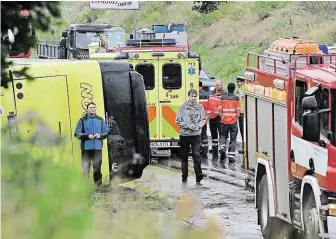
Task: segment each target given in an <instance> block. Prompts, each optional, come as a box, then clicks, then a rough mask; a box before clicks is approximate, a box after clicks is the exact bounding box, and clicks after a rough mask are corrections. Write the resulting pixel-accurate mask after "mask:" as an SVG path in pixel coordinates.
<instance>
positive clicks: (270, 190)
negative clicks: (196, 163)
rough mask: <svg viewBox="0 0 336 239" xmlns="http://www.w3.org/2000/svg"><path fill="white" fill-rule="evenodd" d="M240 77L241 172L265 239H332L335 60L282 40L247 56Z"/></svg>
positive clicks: (306, 44)
mask: <svg viewBox="0 0 336 239" xmlns="http://www.w3.org/2000/svg"><path fill="white" fill-rule="evenodd" d="M244 76H245V81H246V84H245V101H246V112H245V115H246V120H245V123H246V146H245V160H244V165H245V169H246V170H248V171H249V172H252V174H253V175H254V177H255V185H254V186H255V199H256V200H255V203H256V208H257V211H258V223H259V224H260V226H261V231H262V235H263V237H264V238H280V237H279V235H281V234H280V230H281V229H283V230H281V231H282V232H284V231H285V232H286V233H287V235H288V236H287V237H286V238H311V239H316V238H334V239H335V238H336V119H335V118H336V117H335V116H336V54H321V53H319V47H318V44H317V43H316V42H312V41H305V40H300V39H280V40H277V41H275V42H274V43H273V44H272V46H271V47H270V48H269V49H268V50H266V51H265V52H264V53H263V54H261V55H257V54H248V57H247V66H246V71H245V73H244ZM281 238H284V237H281Z"/></svg>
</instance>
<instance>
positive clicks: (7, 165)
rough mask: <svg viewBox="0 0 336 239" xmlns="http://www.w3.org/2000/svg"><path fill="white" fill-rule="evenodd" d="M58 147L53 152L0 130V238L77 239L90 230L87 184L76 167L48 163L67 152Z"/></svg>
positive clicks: (90, 218)
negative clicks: (15, 139) (13, 139)
mask: <svg viewBox="0 0 336 239" xmlns="http://www.w3.org/2000/svg"><path fill="white" fill-rule="evenodd" d="M59 146H61V145H59ZM60 149H61V148H60V147H58V150H56V152H58V153H56V154H54V153H51V152H50V148H37V147H36V146H33V145H32V144H30V143H27V142H23V141H21V142H20V143H19V144H11V142H10V140H9V139H8V138H6V136H5V135H3V136H2V143H1V156H2V167H1V184H2V188H1V202H2V205H1V206H2V209H1V219H2V232H1V234H2V237H3V238H35V239H44V238H50V239H56V238H78V239H82V238H85V236H86V235H87V233H88V232H90V226H91V223H92V213H91V211H90V210H91V208H90V194H91V193H92V192H93V190H92V189H93V187H92V184H89V183H88V182H87V181H86V180H84V179H83V177H82V175H81V174H80V173H79V172H78V170H74V169H73V168H72V167H71V168H69V167H66V166H61V165H60V164H55V163H53V161H55V157H59V158H62V159H64V158H66V157H68V155H66V154H64V153H62V151H61V150H60ZM54 152H55V151H54Z"/></svg>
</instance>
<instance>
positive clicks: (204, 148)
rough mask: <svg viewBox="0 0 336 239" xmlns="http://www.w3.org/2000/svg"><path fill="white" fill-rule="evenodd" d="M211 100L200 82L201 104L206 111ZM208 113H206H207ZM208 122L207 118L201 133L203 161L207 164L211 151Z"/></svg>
mask: <svg viewBox="0 0 336 239" xmlns="http://www.w3.org/2000/svg"><path fill="white" fill-rule="evenodd" d="M208 98H209V94H208V93H207V92H206V91H204V90H203V84H202V82H201V81H199V99H200V103H201V104H202V105H203V108H204V110H205V109H206V103H207V99H208ZM205 113H206V112H205ZM207 121H208V118H206V121H205V124H204V126H203V127H202V132H201V140H202V144H201V159H202V161H204V162H205V163H207V161H208V150H209V145H208V134H207V130H208V127H207Z"/></svg>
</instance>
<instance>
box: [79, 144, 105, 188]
mask: <svg viewBox="0 0 336 239" xmlns="http://www.w3.org/2000/svg"><path fill="white" fill-rule="evenodd" d="M91 162H92V165H93V181H94V182H95V184H96V185H101V183H102V174H101V166H102V151H101V150H83V151H82V170H83V174H84V176H85V177H86V178H89V175H90V166H91Z"/></svg>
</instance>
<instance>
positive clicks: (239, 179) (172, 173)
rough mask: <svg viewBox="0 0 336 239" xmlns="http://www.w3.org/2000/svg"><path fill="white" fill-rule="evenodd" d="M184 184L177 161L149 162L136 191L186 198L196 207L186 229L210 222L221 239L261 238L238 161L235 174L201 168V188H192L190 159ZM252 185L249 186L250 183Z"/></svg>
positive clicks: (217, 168)
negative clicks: (214, 222) (218, 231)
mask: <svg viewBox="0 0 336 239" xmlns="http://www.w3.org/2000/svg"><path fill="white" fill-rule="evenodd" d="M189 162H190V164H189V177H188V182H187V183H182V182H181V172H180V162H179V160H178V158H170V159H166V160H163V159H160V160H157V159H153V160H152V164H151V165H149V166H148V167H147V168H146V169H145V170H144V173H143V176H142V177H141V178H140V179H137V180H136V181H137V185H138V186H139V187H146V188H149V189H150V190H152V191H156V192H158V193H160V194H161V195H167V197H169V199H170V200H172V201H174V200H175V201H177V200H178V199H180V198H181V197H183V196H185V195H190V196H191V197H192V198H193V201H194V202H195V203H196V208H197V210H196V212H195V213H194V215H193V216H192V217H191V218H189V219H187V220H186V222H187V223H188V224H189V225H192V226H195V227H204V226H205V225H206V223H207V222H208V219H209V218H214V219H215V220H216V222H217V223H218V225H219V226H220V227H221V228H222V230H223V231H224V233H225V238H232V239H238V238H241V239H249V238H262V236H261V232H260V227H259V225H258V223H257V211H256V209H255V205H254V192H253V189H251V188H250V187H248V186H247V184H246V178H248V175H247V174H246V173H245V172H244V171H243V170H242V169H241V168H240V163H239V159H238V160H237V164H236V167H235V168H236V169H237V170H236V171H232V170H231V169H228V168H227V169H225V168H223V167H221V166H220V165H212V164H211V163H209V164H208V165H206V164H205V165H203V166H202V169H203V174H205V176H206V177H205V178H204V179H203V180H202V182H201V185H197V184H196V179H195V177H194V173H193V165H192V160H191V158H190V161H189ZM252 184H253V183H252Z"/></svg>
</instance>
